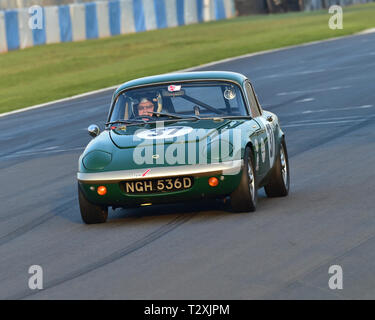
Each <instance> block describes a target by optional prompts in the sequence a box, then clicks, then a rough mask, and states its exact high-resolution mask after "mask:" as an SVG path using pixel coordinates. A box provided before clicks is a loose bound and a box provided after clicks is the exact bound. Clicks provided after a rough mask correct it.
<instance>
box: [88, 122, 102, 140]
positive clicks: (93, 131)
mask: <svg viewBox="0 0 375 320" xmlns="http://www.w3.org/2000/svg"><path fill="white" fill-rule="evenodd" d="M87 131H88V132H89V135H90V136H91V137H93V138H95V137H97V136H98V135H99V133H100V129H99V127H98V126H97V125H96V124H92V125H90V126H89V127H88V128H87Z"/></svg>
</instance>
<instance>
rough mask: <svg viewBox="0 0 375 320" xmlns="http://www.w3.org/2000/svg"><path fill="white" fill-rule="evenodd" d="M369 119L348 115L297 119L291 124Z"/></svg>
mask: <svg viewBox="0 0 375 320" xmlns="http://www.w3.org/2000/svg"><path fill="white" fill-rule="evenodd" d="M371 117H373V116H371ZM367 119H368V118H364V117H363V116H348V117H334V118H323V119H322V118H319V119H308V120H296V121H291V122H290V123H289V124H298V123H308V122H324V121H336V120H367Z"/></svg>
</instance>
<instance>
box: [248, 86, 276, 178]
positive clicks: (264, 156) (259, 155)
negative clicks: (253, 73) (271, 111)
mask: <svg viewBox="0 0 375 320" xmlns="http://www.w3.org/2000/svg"><path fill="white" fill-rule="evenodd" d="M245 91H246V95H247V98H248V102H249V106H250V111H251V116H252V118H253V119H254V120H255V121H256V122H257V123H258V124H259V126H260V129H259V130H258V131H257V136H256V139H255V141H254V149H255V154H256V158H255V159H254V161H255V163H254V166H255V170H256V172H257V175H258V177H259V178H260V179H262V178H263V177H264V176H265V175H266V174H267V173H268V171H269V169H270V167H271V163H272V164H273V159H272V157H274V152H275V148H274V145H275V141H274V140H275V139H274V135H273V129H272V126H271V125H270V123H269V121H268V120H267V119H266V118H265V115H264V112H263V110H262V108H261V107H260V105H259V102H258V100H257V98H256V95H255V92H254V89H253V87H252V85H251V83H250V81H248V80H246V81H245Z"/></svg>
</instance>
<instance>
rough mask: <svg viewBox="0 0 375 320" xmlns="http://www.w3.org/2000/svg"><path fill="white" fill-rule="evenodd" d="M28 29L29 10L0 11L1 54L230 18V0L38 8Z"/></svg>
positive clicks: (116, 1) (117, 0) (136, 0)
mask: <svg viewBox="0 0 375 320" xmlns="http://www.w3.org/2000/svg"><path fill="white" fill-rule="evenodd" d="M42 9H43V28H42V29H31V28H30V27H29V19H30V17H31V16H32V14H30V13H29V9H28V8H22V9H15V10H5V11H0V52H7V51H9V50H17V49H24V48H27V47H32V46H36V45H43V44H50V43H58V42H69V41H82V40H87V39H96V38H104V37H110V36H114V35H118V34H126V33H132V32H142V31H148V30H153V29H161V28H168V27H176V26H181V25H187V24H192V23H199V22H204V21H212V20H220V19H227V18H231V17H233V16H234V15H235V8H234V0H111V1H98V2H87V3H80V4H71V5H64V6H49V7H43V8H42Z"/></svg>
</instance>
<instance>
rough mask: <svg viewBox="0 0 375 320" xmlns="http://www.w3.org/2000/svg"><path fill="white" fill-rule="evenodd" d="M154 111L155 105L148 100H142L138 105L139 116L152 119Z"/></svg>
mask: <svg viewBox="0 0 375 320" xmlns="http://www.w3.org/2000/svg"><path fill="white" fill-rule="evenodd" d="M153 111H154V104H153V103H152V102H151V101H150V100H148V99H147V98H142V99H141V102H139V103H138V115H139V116H149V117H152V116H153V114H152V112H153ZM142 120H146V121H147V120H149V118H142Z"/></svg>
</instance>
